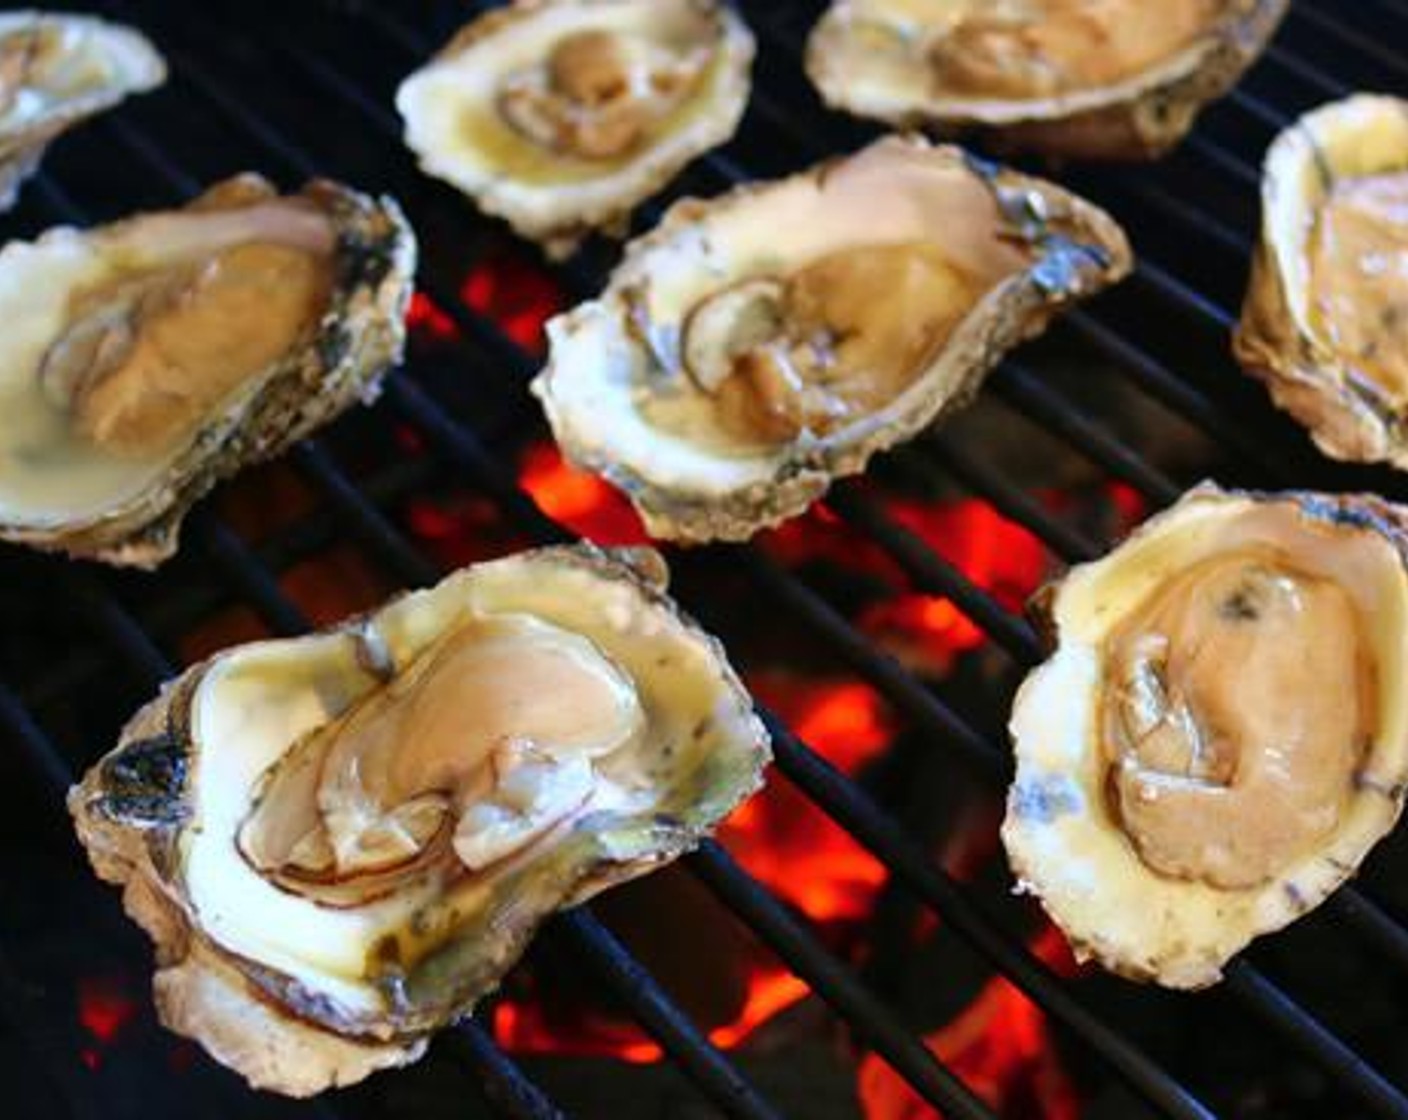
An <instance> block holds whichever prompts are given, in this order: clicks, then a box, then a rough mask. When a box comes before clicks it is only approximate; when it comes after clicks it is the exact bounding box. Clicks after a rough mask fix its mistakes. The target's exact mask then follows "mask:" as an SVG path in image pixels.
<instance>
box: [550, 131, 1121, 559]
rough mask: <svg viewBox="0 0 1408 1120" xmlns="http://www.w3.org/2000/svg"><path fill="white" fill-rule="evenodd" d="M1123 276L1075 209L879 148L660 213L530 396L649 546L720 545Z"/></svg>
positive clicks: (998, 175) (554, 349) (559, 323)
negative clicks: (625, 500) (634, 516)
mask: <svg viewBox="0 0 1408 1120" xmlns="http://www.w3.org/2000/svg"><path fill="white" fill-rule="evenodd" d="M1129 265H1130V253H1129V247H1128V245H1127V243H1126V242H1125V238H1124V234H1123V233H1122V232H1121V230H1120V229H1119V227H1118V226H1117V225H1116V224H1115V223H1114V222H1113V221H1112V220H1111V219H1110V218H1109V217H1108V216H1107V215H1106V214H1105V213H1103V212H1102V211H1100V210H1098V209H1096V208H1095V207H1094V206H1091V205H1090V204H1089V203H1087V202H1084V201H1082V200H1081V199H1079V198H1076V197H1075V196H1073V195H1071V194H1069V193H1067V192H1066V191H1063V190H1061V189H1060V188H1058V187H1056V186H1054V185H1052V184H1050V183H1047V182H1043V181H1042V180H1039V179H1033V178H1029V177H1027V176H1023V175H1018V174H1016V173H1015V172H1012V171H1007V170H1003V169H999V168H997V167H994V166H992V165H989V164H985V163H982V162H980V161H977V160H976V159H974V158H972V157H969V156H967V155H965V154H964V153H963V152H962V151H960V150H959V149H957V148H949V147H938V148H935V147H931V146H930V145H929V144H927V143H926V142H924V141H923V140H921V139H917V138H899V137H890V138H887V139H884V140H881V141H879V142H877V143H875V144H873V145H871V146H870V147H869V148H866V149H865V150H864V151H862V152H860V153H858V154H856V155H854V156H851V157H850V158H848V159H844V160H839V161H835V162H832V163H827V164H823V165H821V166H819V167H816V168H813V169H812V170H811V171H808V172H805V173H803V174H799V175H795V176H793V177H791V178H788V179H784V180H781V181H780V182H775V183H767V184H761V185H756V186H746V187H742V188H739V189H737V190H735V191H733V192H731V193H729V194H726V195H724V196H723V197H722V198H718V199H715V200H713V201H709V202H700V201H697V200H688V201H685V202H681V203H679V204H678V205H676V206H675V207H673V208H672V209H671V210H670V212H669V214H668V215H667V216H666V217H665V219H664V221H663V222H662V223H661V224H660V226H659V228H658V229H656V230H654V231H653V232H652V233H650V234H648V235H646V236H645V237H643V238H641V239H639V240H638V241H636V242H634V243H633V244H631V245H630V246H629V247H628V249H627V252H626V257H625V260H624V262H623V263H622V264H621V266H620V267H619V268H618V269H617V270H616V272H615V273H614V274H613V275H612V277H611V282H610V284H609V285H608V286H607V289H606V291H605V292H604V293H603V294H602V295H601V297H600V298H598V299H596V300H593V301H591V302H589V303H586V304H583V305H582V306H580V307H578V308H576V309H575V310H574V311H572V312H570V313H569V314H566V315H563V316H560V317H558V318H557V319H555V320H553V321H552V322H551V323H549V324H548V337H549V339H550V341H551V355H550V358H549V361H548V365H547V368H546V369H545V370H544V371H543V372H542V374H541V375H540V376H539V377H538V379H537V381H536V382H535V383H534V386H533V388H534V391H535V392H536V393H537V394H538V396H540V397H541V398H542V400H543V404H544V407H545V408H546V410H547V414H548V419H549V420H550V421H551V423H552V427H553V431H554V432H555V434H556V436H557V440H558V443H559V444H561V446H562V448H563V450H564V451H565V452H566V454H567V455H568V456H569V457H570V458H571V459H572V460H574V461H575V462H576V463H578V464H579V465H581V466H583V467H586V468H587V469H590V470H594V471H597V472H598V473H600V474H602V475H604V476H605V477H607V478H608V479H610V480H611V481H612V482H614V483H615V484H616V485H617V486H619V487H621V489H622V490H624V491H625V492H626V493H627V494H629V495H630V497H631V500H632V501H634V502H635V503H636V505H637V507H638V508H639V509H640V511H641V513H642V514H643V515H644V517H645V519H646V522H647V525H648V526H649V529H650V531H651V532H652V533H653V534H655V535H656V536H659V537H672V538H676V539H680V540H686V541H701V540H711V539H720V538H722V539H729V540H738V539H742V538H745V537H748V536H750V535H751V534H752V533H754V532H756V531H757V530H758V529H761V528H763V527H765V526H768V525H772V524H776V523H777V522H779V521H782V520H784V519H786V518H788V517H791V516H793V515H795V514H797V513H800V512H801V511H802V510H804V509H805V508H806V507H807V505H808V504H809V503H810V502H811V501H813V500H814V499H815V498H817V497H818V496H819V495H820V494H821V493H822V492H823V491H824V490H825V489H826V487H827V486H828V485H829V483H830V481H831V479H832V478H835V477H838V476H841V475H846V474H854V473H856V472H857V471H860V470H862V469H863V468H864V466H865V463H866V461H867V460H868V459H869V458H870V456H871V455H872V454H874V453H875V452H876V451H879V450H882V449H883V448H886V447H890V446H892V445H893V444H896V443H899V442H901V441H902V440H905V439H907V438H909V437H910V436H912V435H913V434H915V433H916V432H918V431H919V430H920V429H922V428H924V427H925V426H926V425H927V424H929V423H930V422H931V421H933V420H934V419H935V418H936V417H937V416H939V415H941V414H943V413H945V412H947V411H949V410H951V409H955V408H957V407H959V406H960V405H962V404H963V403H965V402H966V401H967V400H968V398H969V397H971V396H972V394H973V393H974V392H976V390H977V388H978V385H979V383H980V382H981V380H982V378H983V376H984V375H985V374H986V373H987V371H988V370H989V369H990V368H991V367H992V366H993V365H994V364H995V362H996V361H997V359H998V358H999V357H1000V356H1001V355H1002V353H1003V352H1005V351H1006V350H1008V349H1009V348H1011V347H1012V346H1014V345H1015V344H1016V343H1018V342H1020V341H1022V340H1023V339H1025V338H1028V337H1030V336H1032V335H1034V334H1037V333H1039V332H1040V331H1041V330H1042V329H1043V328H1044V327H1045V326H1046V324H1047V322H1048V320H1050V318H1051V317H1052V316H1053V315H1055V314H1056V313H1057V312H1058V311H1059V310H1060V309H1061V308H1062V307H1064V306H1065V305H1066V304H1068V303H1070V302H1071V301H1073V300H1075V299H1079V298H1082V297H1084V296H1088V295H1090V294H1091V293H1093V292H1095V291H1098V290H1099V289H1101V288H1103V287H1105V286H1106V285H1108V284H1111V283H1113V282H1114V281H1115V280H1117V279H1119V278H1120V277H1121V276H1123V275H1124V274H1125V272H1126V271H1128V269H1129Z"/></svg>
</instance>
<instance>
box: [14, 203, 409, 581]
mask: <svg viewBox="0 0 1408 1120" xmlns="http://www.w3.org/2000/svg"><path fill="white" fill-rule="evenodd" d="M415 255H416V253H415V240H414V236H413V235H412V233H411V230H410V227H409V226H408V225H407V224H406V221H405V219H404V217H403V216H402V215H401V212H400V210H399V208H398V207H397V206H396V204H395V202H394V201H392V200H390V199H387V198H382V199H372V198H369V197H367V196H366V195H362V194H359V193H357V192H356V191H352V190H349V189H348V188H346V187H343V186H340V185H338V184H336V183H332V182H329V181H326V180H319V181H315V182H312V183H309V184H308V185H307V186H306V187H304V188H303V190H302V191H301V192H299V193H297V194H290V195H283V196H281V195H279V194H278V193H277V192H276V191H275V190H274V188H273V187H272V186H270V184H269V183H267V182H266V181H264V180H263V179H261V178H259V177H258V176H256V175H240V176H236V177H234V178H232V179H227V180H225V181H223V182H221V183H218V184H216V185H215V186H213V187H211V188H210V190H208V191H207V192H206V193H205V194H203V195H201V196H200V197H199V198H197V199H196V200H194V201H193V202H191V203H190V204H189V205H188V206H186V207H185V208H183V209H180V210H173V211H168V212H163V213H152V214H142V215H138V216H136V217H133V218H129V219H127V220H125V221H121V222H117V223H115V224H112V225H108V226H103V227H99V228H96V229H92V230H88V231H80V230H77V229H72V228H69V227H61V228H58V229H52V230H50V231H49V232H47V233H45V234H44V235H43V236H42V237H40V238H39V239H38V240H37V241H34V242H18V241H17V242H12V243H10V244H9V245H7V246H5V247H4V249H3V250H0V321H3V322H4V323H5V324H6V330H5V335H4V339H3V341H0V399H3V401H4V404H5V407H4V409H3V410H0V538H3V539H5V540H10V541H16V542H22V543H25V544H30V545H34V546H36V547H39V548H43V549H49V550H56V551H62V552H66V553H68V554H69V555H71V556H75V557H85V558H91V559H97V560H103V561H106V562H108V563H111V564H125V565H136V566H139V567H152V566H155V565H156V564H158V563H160V562H161V561H162V560H164V559H166V558H167V557H169V556H170V555H171V554H172V553H173V552H174V551H175V549H176V545H177V536H178V533H179V529H180V522H181V519H182V517H183V516H184V515H185V512H186V510H187V509H188V508H189V507H190V506H191V504H192V503H193V502H195V501H196V500H197V499H198V498H200V497H201V495H202V494H204V493H205V492H206V491H208V490H209V489H210V488H211V487H212V486H213V485H214V484H215V483H216V481H218V480H219V479H221V478H224V477H227V476H229V475H231V474H233V473H234V472H235V471H237V470H238V469H239V468H240V467H242V466H244V465H245V464H247V463H251V462H255V461H258V460H260V459H267V458H269V457H271V456H273V455H275V454H277V453H278V452H279V451H281V450H282V449H283V448H285V447H287V446H288V445H289V444H291V443H292V442H294V441H296V440H297V439H299V438H301V437H302V436H304V435H306V434H307V433H308V432H309V431H311V430H312V429H313V428H315V427H317V426H318V425H319V424H321V423H323V422H324V421H326V420H328V419H330V418H331V417H333V416H335V415H337V414H338V413H339V412H341V411H343V410H344V409H345V408H347V407H348V406H349V405H350V404H351V403H352V402H353V401H355V400H357V399H358V398H361V399H370V398H371V397H372V396H374V395H375V393H376V390H377V385H378V382H379V379H380V378H381V376H382V374H383V373H384V372H385V371H386V369H387V368H388V367H389V366H391V365H392V364H394V363H395V362H396V361H397V360H399V357H400V353H401V348H402V344H403V341H404V335H405V327H404V315H405V310H406V306H407V303H408V301H409V298H410V294H411V276H412V273H413V271H414V268H415Z"/></svg>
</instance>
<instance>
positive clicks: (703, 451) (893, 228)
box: [534, 138, 1022, 498]
mask: <svg viewBox="0 0 1408 1120" xmlns="http://www.w3.org/2000/svg"><path fill="white" fill-rule="evenodd" d="M881 200H883V201H881ZM691 219H697V220H691ZM1000 225H1001V221H1000V215H999V212H998V209H997V205H996V202H995V201H994V199H993V197H992V193H991V190H990V188H989V186H988V185H987V184H986V183H985V182H983V180H982V179H981V178H979V176H978V175H976V174H975V173H974V172H973V170H972V169H971V168H969V167H968V166H967V165H966V164H965V163H964V162H963V161H962V159H961V158H960V157H959V156H957V155H956V154H955V150H952V149H947V150H945V149H932V148H929V147H927V146H925V145H923V144H921V143H916V142H913V141H909V140H903V139H899V138H889V139H886V140H882V141H880V142H879V143H876V144H874V145H872V146H871V147H869V148H866V149H864V150H863V151H861V152H859V153H857V154H856V155H855V156H852V157H851V158H849V159H847V160H845V161H842V162H838V163H835V164H832V165H829V166H827V167H825V168H824V169H823V170H822V171H821V172H820V173H805V174H801V175H795V176H793V177H791V178H789V179H784V180H781V181H779V182H777V183H772V184H767V185H763V186H759V187H752V188H745V189H743V190H741V191H737V192H735V193H733V194H731V195H727V196H725V197H724V198H723V199H721V200H719V201H717V202H713V203H706V204H703V206H702V207H701V206H700V204H698V203H688V202H687V203H682V204H680V206H679V207H677V208H676V209H675V210H672V211H671V213H670V215H668V216H667V217H666V219H665V221H664V222H663V223H662V225H661V227H660V228H659V229H658V230H657V231H655V232H654V233H652V234H650V235H648V236H646V237H645V238H643V239H641V240H640V241H638V242H636V243H635V244H633V245H632V246H631V248H630V250H629V252H628V254H627V257H626V259H625V261H624V262H623V264H622V265H621V267H620V268H619V269H617V271H616V272H615V274H613V276H612V278H611V284H610V287H609V288H608V289H607V291H606V292H605V293H604V294H603V296H602V297H601V298H600V299H597V300H594V301H591V302H588V303H585V304H582V305H581V306H579V307H578V308H576V309H575V310H573V311H572V312H571V313H569V314H567V315H565V316H560V317H558V318H556V319H554V320H552V321H551V322H550V323H549V324H548V337H549V340H550V342H551V349H552V357H551V362H550V365H549V367H548V368H547V369H546V370H545V371H544V373H543V374H542V375H541V377H540V378H539V380H538V381H537V382H535V385H534V389H535V391H536V392H537V393H538V395H539V396H540V397H541V398H542V399H543V402H544V406H545V407H546V409H547V411H548V414H549V416H550V418H551V419H552V422H553V427H554V430H556V431H557V432H559V433H561V432H564V431H567V432H570V433H571V436H572V440H573V454H574V456H575V457H578V458H581V459H584V460H586V461H588V462H591V461H593V460H596V461H598V462H599V463H601V464H603V465H604V469H605V470H607V472H608V473H612V472H618V473H617V477H618V478H620V477H621V476H622V475H624V476H625V482H626V485H629V478H630V476H635V477H638V478H643V479H647V480H649V481H650V482H651V483H653V484H655V485H657V486H668V487H670V488H671V489H672V490H673V491H675V492H678V493H682V494H689V495H698V496H700V497H703V498H710V497H718V496H720V495H724V494H729V493H732V492H736V491H740V490H746V489H747V488H749V487H752V486H761V485H768V484H770V483H771V482H772V481H773V480H774V479H775V477H776V476H777V474H778V471H779V469H780V468H781V467H782V466H783V465H784V464H785V463H787V462H788V461H789V460H791V459H793V458H795V457H796V456H797V452H798V450H799V444H797V443H783V444H778V445H754V446H741V445H739V443H738V441H737V439H736V438H734V437H732V436H730V435H729V434H728V433H727V432H726V431H725V430H724V429H723V428H722V426H721V425H719V424H718V422H717V420H716V419H715V417H714V414H713V409H712V407H711V406H710V405H709V401H708V398H700V397H697V396H696V397H695V404H696V405H697V407H694V408H693V409H692V411H691V421H690V422H691V425H692V426H691V427H686V426H684V425H679V426H675V427H672V429H671V430H666V429H664V428H662V427H660V426H658V425H656V424H653V423H652V422H651V419H650V417H649V416H648V415H647V414H646V412H644V411H643V410H642V409H641V408H640V407H639V401H640V399H641V397H642V396H643V395H646V394H649V395H651V396H652V397H654V398H655V399H656V400H657V402H658V400H659V399H661V398H668V397H669V396H670V394H671V393H675V394H691V395H692V390H691V389H690V386H689V385H688V383H687V382H686V381H685V380H684V379H685V377H686V375H685V374H684V373H683V372H680V371H679V370H678V369H676V370H673V371H671V370H668V369H663V368H662V367H661V364H660V362H659V361H657V359H656V357H655V356H654V353H658V352H660V351H665V352H667V353H669V354H672V355H673V354H677V353H678V350H679V338H680V332H681V330H682V327H683V324H684V322H685V320H686V318H687V316H688V315H689V313H690V312H691V310H692V309H693V308H694V307H695V306H696V305H697V304H698V303H699V302H700V301H701V300H703V299H705V298H706V297H708V296H709V295H710V294H711V293H713V292H716V291H718V290H720V289H723V288H726V287H729V286H731V285H733V284H735V283H737V282H738V281H740V280H743V279H746V278H749V277H753V276H765V275H785V274H786V273H787V272H789V271H791V270H794V269H796V268H798V267H800V266H801V265H804V264H806V263H808V262H809V261H812V260H815V259H817V258H819V257H822V256H826V255H828V254H832V253H838V252H844V250H845V249H846V248H847V247H848V246H877V245H884V244H891V243H903V242H911V241H916V240H939V241H941V243H942V246H943V252H944V255H945V256H946V257H947V258H948V259H949V260H950V261H952V262H953V263H955V264H957V265H959V266H960V267H962V268H964V269H966V270H968V271H969V272H970V274H972V275H974V276H975V277H979V278H983V279H986V280H988V281H990V283H991V286H990V287H988V289H987V290H986V292H985V294H984V295H983V296H982V297H981V299H979V300H978V302H977V303H975V304H974V306H973V307H972V308H971V309H970V310H969V312H968V313H967V315H966V316H965V317H964V318H963V320H962V321H961V322H960V323H959V324H958V326H957V327H956V328H955V329H954V331H953V333H952V335H951V336H950V337H949V339H948V341H947V343H946V344H945V346H944V347H943V348H942V353H941V354H940V357H939V360H938V364H937V365H936V366H935V368H934V369H932V370H930V371H926V372H923V373H921V374H920V375H919V376H917V377H915V379H914V380H913V381H912V383H911V384H910V386H909V387H908V388H906V390H905V391H904V392H903V393H901V394H900V395H899V396H897V397H896V398H895V399H894V400H892V401H891V402H890V403H889V404H887V405H886V406H885V407H883V408H880V409H878V410H876V411H874V412H872V413H870V414H868V415H865V416H862V417H859V418H857V419H856V420H855V421H854V422H853V423H851V424H849V425H847V426H845V427H842V428H840V429H838V430H836V431H834V432H832V433H830V434H829V435H828V436H827V437H826V442H827V443H828V444H831V445H845V444H849V443H860V442H863V441H865V440H866V439H867V438H868V437H870V436H872V435H873V434H874V433H875V432H877V431H879V430H882V429H884V428H885V427H887V426H889V425H891V424H893V423H895V422H896V420H897V419H899V418H901V417H907V416H909V415H911V414H912V413H914V412H915V411H916V407H917V406H916V401H917V400H918V399H919V398H931V397H933V396H934V395H935V394H936V392H938V393H941V395H942V391H941V390H938V389H936V386H935V384H934V377H935V376H937V377H939V378H942V379H946V380H947V381H948V382H950V383H951V385H950V388H952V387H956V386H957V384H958V382H959V381H960V380H961V379H962V378H963V377H964V375H965V374H966V373H967V372H968V371H967V370H966V369H964V368H960V367H959V366H957V365H954V364H952V363H949V364H945V363H944V361H943V355H944V354H948V353H962V352H967V351H968V350H969V345H968V344H969V343H970V342H971V341H973V340H975V339H976V338H977V337H978V336H979V335H980V334H981V332H982V330H983V329H984V324H985V322H986V320H987V319H988V318H989V317H990V309H991V308H992V307H994V306H995V305H996V304H997V303H998V302H999V301H1001V300H1002V298H1003V296H1004V294H1005V292H1006V288H1007V285H1008V283H1016V282H1020V280H1019V277H1018V274H1019V273H1020V272H1021V271H1022V270H1021V268H1020V262H1021V258H1020V257H1018V256H1017V255H1016V254H1015V253H1014V252H1013V251H1012V249H1011V247H1010V245H1006V244H1004V243H1002V242H1001V240H1000V239H999V238H998V236H997V232H998V230H999V228H1000ZM1014 259H1015V261H1016V262H1017V265H1018V267H1015V268H1014V267H1011V265H1012V264H1013V261H1014ZM627 294H634V296H635V297H636V298H638V299H641V300H642V301H643V305H644V307H645V309H646V310H647V311H648V318H649V321H650V323H651V333H652V336H653V342H652V345H651V346H649V347H648V346H646V345H644V344H643V343H642V341H641V339H640V338H639V336H638V332H637V330H636V329H635V324H633V323H632V322H630V308H629V306H628V304H627V302H626V299H625V296H626V295H627ZM804 438H805V437H804ZM800 446H801V447H802V448H803V449H804V448H805V444H802V445H800Z"/></svg>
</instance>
